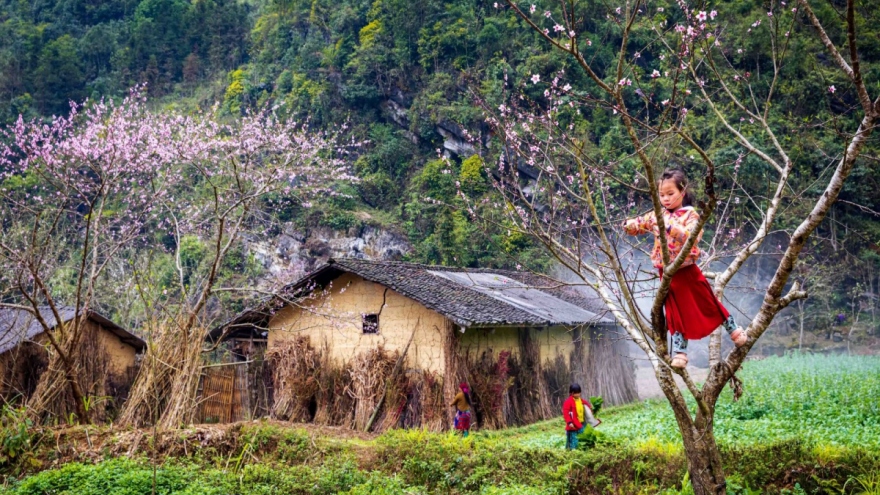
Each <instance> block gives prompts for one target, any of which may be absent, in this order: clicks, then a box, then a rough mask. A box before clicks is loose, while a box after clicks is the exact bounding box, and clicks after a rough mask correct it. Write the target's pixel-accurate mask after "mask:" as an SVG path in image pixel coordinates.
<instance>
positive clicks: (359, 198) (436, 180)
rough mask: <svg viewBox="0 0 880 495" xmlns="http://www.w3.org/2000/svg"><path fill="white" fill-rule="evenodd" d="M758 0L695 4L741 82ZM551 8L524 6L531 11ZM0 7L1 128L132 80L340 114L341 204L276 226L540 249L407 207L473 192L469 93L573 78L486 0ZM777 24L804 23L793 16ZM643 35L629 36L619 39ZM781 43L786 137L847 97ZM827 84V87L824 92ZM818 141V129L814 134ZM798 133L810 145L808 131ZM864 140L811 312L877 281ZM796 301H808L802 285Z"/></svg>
mask: <svg viewBox="0 0 880 495" xmlns="http://www.w3.org/2000/svg"><path fill="white" fill-rule="evenodd" d="M582 3H587V4H590V5H589V6H588V7H587V8H586V9H585V10H584V12H591V13H593V14H594V15H593V16H592V18H586V19H583V20H582V21H581V23H580V25H581V28H582V30H583V33H585V35H586V36H588V37H589V38H590V39H592V40H593V43H592V46H591V52H590V56H591V57H592V60H594V61H596V62H597V63H599V64H600V65H601V64H603V63H608V62H609V61H611V60H613V59H614V57H615V56H616V54H617V52H618V51H619V49H620V40H619V38H618V35H617V34H616V33H617V32H618V30H617V29H616V24H615V22H616V21H615V18H614V16H613V15H612V14H613V7H609V5H608V4H606V3H603V2H599V1H598V0H595V1H594V0H591V1H588V2H582ZM772 4H773V5H769V4H767V3H766V2H763V1H757V0H730V1H721V2H717V4H713V5H710V6H702V7H701V8H706V9H707V10H708V9H709V8H711V9H717V11H718V13H719V19H718V21H719V22H720V23H721V24H724V25H725V26H726V27H725V34H726V42H727V43H728V44H729V45H730V46H731V47H736V51H735V52H733V48H731V53H730V57H731V60H732V62H733V63H735V64H737V67H738V69H741V70H742V71H743V72H748V73H750V75H751V78H752V79H751V81H752V84H754V85H757V86H760V85H761V84H765V85H766V80H768V79H769V78H771V77H772V66H771V61H770V58H769V57H767V56H766V55H767V50H768V47H769V46H770V36H771V33H776V35H778V34H779V33H778V32H776V31H778V30H780V29H785V28H784V27H782V25H781V24H778V23H777V22H776V21H775V20H774V19H773V17H772V16H769V17H768V8H769V9H771V10H772V9H777V10H778V9H790V8H791V6H790V5H789V6H788V7H785V6H784V2H782V3H780V2H775V1H774V2H772ZM870 4H875V2H863V3H862V4H860V5H859V9H869V10H870V9H871V8H872V7H871V5H870ZM553 5H556V6H557V7H558V3H554V4H553ZM553 5H551V4H550V3H548V4H547V5H543V4H542V5H539V6H538V9H539V12H538V14H536V15H540V13H541V12H540V10H542V9H544V8H556V7H554V6H553ZM875 5H876V4H875ZM643 8H644V9H645V15H653V16H657V18H658V19H660V20H663V21H664V22H666V21H669V22H672V23H674V22H676V16H677V15H678V16H680V15H681V14H680V10H681V9H680V8H679V7H678V6H677V4H676V3H675V2H672V1H667V0H661V1H657V2H650V3H648V4H643ZM814 8H815V9H816V10H817V12H819V13H820V14H821V15H823V16H828V17H829V18H833V17H834V14H833V13H832V9H838V11H840V10H841V8H842V4H841V5H838V3H837V2H835V1H832V2H828V3H823V4H821V5H820V4H819V3H818V2H817V4H816V5H815V6H814ZM0 9H2V10H0V26H2V27H0V122H2V123H3V124H8V123H10V122H12V121H13V120H14V119H15V118H17V116H18V115H19V114H22V115H24V116H25V117H26V118H32V117H40V116H49V115H53V114H60V113H64V112H65V111H66V110H67V108H68V101H69V100H75V101H80V100H82V99H84V98H98V97H102V96H119V95H122V94H123V93H124V92H125V91H126V90H127V89H128V88H130V87H132V86H134V85H137V84H140V83H146V85H147V88H148V89H147V90H148V92H149V94H150V96H152V97H154V98H153V101H154V102H158V104H159V105H164V106H166V107H169V108H171V107H173V108H178V109H184V110H187V109H193V108H197V107H204V106H208V105H211V104H213V103H215V102H218V101H219V102H221V103H222V106H223V109H224V111H225V112H227V114H228V116H229V118H235V117H236V116H238V115H240V114H241V113H242V112H244V111H246V110H247V109H249V108H261V107H264V106H271V107H275V108H276V109H277V111H278V112H279V113H281V114H284V115H287V116H289V117H291V118H296V119H303V118H308V119H309V120H310V122H311V124H312V125H315V126H321V127H332V126H335V125H338V124H339V123H341V122H347V123H349V124H350V125H351V127H352V128H353V130H354V133H355V134H356V135H358V137H360V138H363V139H368V140H369V142H370V144H369V146H368V147H367V148H366V149H365V150H364V151H363V153H362V154H361V155H360V156H359V158H358V159H357V162H356V164H355V168H356V171H357V173H358V175H359V176H360V177H361V179H362V180H361V181H360V182H359V183H358V184H356V185H355V186H350V190H348V191H347V192H349V193H351V194H350V197H344V196H343V197H339V198H337V199H334V200H333V201H332V202H331V203H329V204H326V205H324V207H323V208H320V209H315V210H314V211H312V213H311V214H310V215H309V216H308V217H303V216H302V215H301V214H300V213H298V212H297V211H291V212H284V211H282V212H280V214H281V215H282V216H283V215H288V218H287V220H289V221H295V222H300V223H302V224H303V225H306V226H313V225H323V226H327V227H331V228H334V229H337V230H344V229H349V228H351V227H356V226H358V225H360V224H363V223H364V222H371V223H374V224H378V226H380V227H387V228H393V229H397V230H400V231H402V233H403V234H405V235H406V236H407V237H408V238H409V240H410V242H411V243H412V245H413V247H414V251H413V253H412V254H411V255H410V258H412V259H415V260H418V261H425V262H432V263H443V264H456V265H483V266H490V265H508V266H509V265H510V264H511V263H512V261H511V260H512V258H511V256H520V257H521V258H525V259H530V260H535V259H540V257H536V256H532V255H531V254H530V253H533V252H536V251H533V249H534V248H533V246H531V245H530V243H529V241H528V240H527V239H522V238H518V237H516V236H513V237H511V236H509V235H504V233H503V232H494V233H493V232H489V233H485V232H483V231H481V230H478V229H476V227H475V226H474V225H472V223H471V222H469V221H468V219H467V218H465V217H464V215H462V214H461V213H459V212H456V211H453V210H450V209H447V208H444V207H441V206H438V205H434V204H430V203H427V202H425V201H424V198H425V197H426V196H430V197H434V198H440V199H444V200H450V201H451V200H454V194H455V187H454V180H455V178H459V179H460V180H462V182H464V183H467V181H468V180H470V182H471V184H472V185H471V186H468V187H471V189H472V192H475V193H480V192H481V191H482V190H481V189H480V188H484V187H485V184H484V183H481V182H480V180H479V179H480V174H481V169H482V166H481V161H480V158H479V157H475V156H473V155H474V150H473V148H471V147H470V146H469V145H468V144H467V143H466V142H465V141H464V140H463V139H462V129H473V130H479V129H481V126H482V125H483V124H482V117H481V112H480V111H479V109H478V108H476V107H475V105H474V104H473V94H474V93H479V94H481V96H483V97H485V98H486V99H487V100H488V101H492V98H493V96H494V95H497V94H498V93H499V92H500V88H501V86H502V83H501V82H502V81H503V80H504V78H505V77H508V78H509V79H510V80H511V81H523V80H525V79H527V78H528V77H529V76H530V75H532V74H543V75H545V77H546V76H547V75H549V74H552V73H554V72H555V71H558V70H560V69H566V70H567V77H568V78H569V79H570V80H571V82H572V84H575V85H577V83H578V81H583V80H584V75H583V74H582V73H581V72H580V71H579V70H577V68H576V67H572V66H570V62H569V61H568V60H567V59H566V58H565V57H563V56H562V55H560V54H558V53H556V52H552V51H551V50H550V49H549V46H548V45H547V44H546V43H543V42H542V41H541V40H540V39H539V37H538V36H536V35H535V34H534V33H533V32H532V31H531V30H529V29H527V27H526V26H525V24H524V23H523V22H522V21H521V20H520V19H518V18H517V17H516V16H515V15H514V14H513V13H512V12H511V11H510V10H509V9H503V8H498V5H497V4H496V2H494V1H493V0H445V1H441V0H424V1H411V0H374V1H369V0H309V1H306V0H276V1H260V0H253V1H236V0H142V1H138V0H34V1H25V0H20V1H13V0H0ZM676 12H678V13H676ZM840 15H842V13H841V14H840ZM762 23H763V24H762ZM830 26H831V29H832V32H831V33H830V34H831V36H832V37H834V38H835V39H838V38H839V39H843V36H842V34H841V31H840V26H838V25H834V24H830ZM790 29H792V30H805V29H808V28H807V27H806V26H805V25H804V24H803V23H801V22H800V21H797V22H796V23H794V24H792V25H791V27H790ZM859 36H860V38H861V39H862V40H863V44H862V45H861V46H863V47H864V51H863V53H860V57H861V60H862V62H863V67H865V69H864V70H866V71H868V72H866V80H868V81H876V80H878V75H877V74H876V73H875V72H871V71H877V67H878V63H877V62H878V61H880V24H878V23H876V22H864V23H863V24H862V25H860V26H859ZM643 41H644V40H634V41H633V43H634V45H633V46H636V45H639V44H643ZM795 43H797V44H796V46H793V47H792V48H791V49H792V51H796V52H797V53H798V54H799V55H798V56H796V57H789V58H788V59H786V63H785V66H784V67H783V68H782V70H783V71H784V75H785V76H786V77H785V78H784V80H785V83H784V85H783V86H782V87H780V88H779V89H778V92H779V94H780V95H781V96H780V98H779V99H778V103H777V104H778V105H781V106H782V107H783V108H782V111H780V112H779V113H780V114H784V115H787V116H788V120H787V121H786V122H785V123H783V122H780V131H781V134H782V135H788V134H793V133H795V132H796V128H793V127H786V126H791V122H798V121H799V122H801V123H802V124H803V125H804V126H810V125H813V124H814V123H816V122H824V121H829V120H833V117H834V115H838V114H843V113H846V112H848V111H850V109H851V108H852V107H854V106H857V100H856V95H855V93H854V91H852V89H851V88H849V87H848V85H847V83H846V82H845V81H843V80H840V79H839V77H840V76H839V75H838V73H837V72H836V71H835V70H833V68H832V67H831V65H830V62H829V60H828V57H827V56H825V55H824V51H823V48H822V46H821V44H820V42H819V40H818V38H817V37H815V36H811V37H806V36H804V37H798V38H797V39H796V42H795ZM636 63H637V64H638V65H639V66H641V67H643V68H645V69H648V72H650V69H651V68H655V67H657V68H659V67H660V64H661V62H660V61H659V60H658V59H656V58H654V57H652V56H651V55H650V54H647V53H646V55H645V56H644V57H642V58H640V59H638V60H637V62H636ZM832 85H836V87H837V88H839V91H837V92H836V93H832V94H829V92H828V88H829V86H832ZM582 118H583V119H584V122H588V123H589V125H588V126H582V128H583V129H587V130H586V131H585V132H587V133H588V134H589V135H590V137H591V140H592V141H593V144H594V145H595V151H596V153H599V154H603V153H605V154H607V155H608V156H620V154H621V153H622V152H621V151H620V150H618V149H615V148H614V145H613V143H614V142H616V140H615V139H613V138H608V136H616V135H619V134H620V133H621V132H622V130H621V129H620V128H619V127H618V126H617V124H616V123H615V122H613V121H609V120H608V117H607V115H606V114H604V113H602V114H599V113H597V114H596V115H583V116H582ZM714 132H716V129H715V128H714V127H712V126H708V125H707V126H706V129H705V132H704V133H703V135H702V136H701V138H702V139H703V140H704V141H705V142H706V143H707V144H706V148H707V149H709V150H711V151H712V152H713V153H719V154H722V155H723V154H724V153H733V152H732V151H731V150H729V149H721V148H718V147H713V146H712V139H713V133H714ZM834 133H835V131H834V129H833V126H829V131H828V133H827V136H829V137H831V136H833V135H834ZM812 136H813V139H820V140H821V139H824V138H823V137H822V134H821V133H814V134H813V135H812ZM828 142H829V143H831V142H832V139H830V138H829V140H828ZM811 144H815V143H811ZM829 146H831V145H829ZM831 147H833V146H831ZM831 147H829V149H828V150H827V151H828V153H827V155H826V156H818V155H815V154H811V153H813V152H812V151H808V152H805V153H804V154H803V155H802V156H799V157H798V165H797V168H796V174H795V177H794V178H793V179H792V190H798V191H807V192H808V193H817V192H818V189H816V190H810V189H809V188H810V187H811V186H810V184H812V183H813V181H814V180H815V179H817V178H818V177H820V176H821V175H822V174H823V173H824V171H825V169H826V167H827V166H828V156H831V155H833V154H834V153H838V152H839V151H840V150H837V149H831ZM869 147H870V148H871V149H869V150H867V152H866V153H865V155H866V157H865V158H864V159H860V161H859V162H858V164H857V165H856V168H855V170H854V172H853V174H852V177H851V180H850V181H849V182H848V185H847V186H846V189H845V191H844V193H843V195H842V196H841V199H842V200H843V202H841V203H839V204H838V205H837V206H835V208H834V210H833V212H832V214H831V216H830V218H829V220H828V221H826V222H825V223H824V224H823V226H822V227H821V228H820V229H819V231H818V235H816V236H815V238H814V240H813V241H811V242H812V243H813V244H811V248H810V250H809V253H808V256H812V257H814V258H816V259H822V260H823V264H824V265H825V266H832V265H833V264H834V263H837V264H838V266H844V267H847V269H845V270H839V271H835V272H834V273H827V274H824V275H822V277H823V280H826V281H829V280H834V281H833V282H829V283H828V284H827V287H828V290H827V291H826V292H827V294H826V296H827V299H826V301H825V303H823V304H825V306H826V307H827V308H828V311H826V312H831V311H832V309H831V308H834V307H844V306H846V305H847V304H849V302H848V301H850V299H851V298H850V296H849V295H848V294H849V292H851V291H852V290H856V291H858V290H864V286H865V285H866V284H868V282H870V284H872V286H873V284H874V283H875V282H874V280H875V279H876V277H877V276H878V274H880V270H876V265H877V260H878V259H880V258H878V256H877V253H878V252H880V248H878V246H877V244H878V243H880V222H878V221H877V220H878V217H877V215H878V214H877V213H875V212H877V211H880V195H877V194H876V191H877V190H878V189H880V184H878V183H877V180H878V178H880V173H878V167H880V160H878V159H877V158H876V156H877V155H878V153H877V152H876V150H877V148H878V147H877V145H876V140H875V141H874V142H873V143H872V144H871V145H870V146H869ZM813 148H814V147H811V150H812V149H813ZM438 150H440V151H444V150H445V152H446V153H447V154H448V155H450V156H452V158H453V167H454V168H455V170H453V171H452V175H451V176H450V175H447V174H444V173H443V172H444V170H443V169H444V168H445V166H444V165H443V164H442V162H438V161H437V153H438ZM721 180H722V182H723V181H724V180H726V179H725V178H724V177H722V178H721ZM739 180H740V181H742V182H743V183H744V184H746V185H749V186H751V187H752V189H753V190H761V188H762V187H763V184H764V168H763V167H762V166H761V165H760V164H759V163H758V161H757V160H756V161H754V162H753V161H751V158H748V157H747V158H746V160H745V162H744V164H743V167H742V170H741V172H740V175H739ZM818 183H819V182H817V184H818ZM466 185H467V184H466ZM817 187H818V186H817ZM794 210H797V209H796V208H795V209H794ZM787 213H788V212H784V213H783V215H786V214H787ZM792 213H795V214H802V213H803V212H802V211H792ZM783 223H785V222H783ZM786 225H787V224H786ZM866 277H867V278H866ZM876 280H880V279H876ZM860 284H861V285H860ZM860 287H861V289H859V288H860ZM848 291H849V292H848ZM812 293H813V294H816V295H818V294H819V292H818V289H817V291H814V292H812ZM813 300H814V301H815V300H816V299H813ZM850 302H851V301H850ZM816 304H819V303H816ZM874 304H876V298H875V303H874ZM823 311H824V310H823ZM823 314H824V313H823Z"/></svg>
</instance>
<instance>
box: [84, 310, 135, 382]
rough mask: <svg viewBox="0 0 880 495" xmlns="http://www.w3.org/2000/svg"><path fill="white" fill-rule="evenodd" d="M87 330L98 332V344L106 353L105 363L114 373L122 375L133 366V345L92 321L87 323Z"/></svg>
mask: <svg viewBox="0 0 880 495" xmlns="http://www.w3.org/2000/svg"><path fill="white" fill-rule="evenodd" d="M87 324H88V325H89V328H88V331H90V332H98V344H99V345H100V346H101V348H102V349H104V352H105V353H106V355H107V365H108V366H109V367H110V370H109V371H110V372H111V373H112V374H114V375H119V376H122V375H124V374H125V373H126V372H127V371H128V368H130V367H131V366H134V363H135V356H136V355H137V351H136V350H135V348H134V347H132V346H131V345H129V344H126V343H125V342H123V341H122V340H121V339H120V338H119V337H118V336H116V334H114V333H113V332H111V331H109V330H107V329H106V328H104V327H103V326H101V325H98V324H97V323H95V322H93V321H89V322H88V323H87Z"/></svg>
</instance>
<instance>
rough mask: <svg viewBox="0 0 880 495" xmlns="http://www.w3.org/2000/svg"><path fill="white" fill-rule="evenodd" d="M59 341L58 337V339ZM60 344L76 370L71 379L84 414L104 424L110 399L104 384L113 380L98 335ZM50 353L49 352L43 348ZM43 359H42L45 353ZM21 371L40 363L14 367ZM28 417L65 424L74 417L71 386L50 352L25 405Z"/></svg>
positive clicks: (83, 335)
mask: <svg viewBox="0 0 880 495" xmlns="http://www.w3.org/2000/svg"><path fill="white" fill-rule="evenodd" d="M58 337H61V335H60V333H59V336H58ZM64 337H67V338H68V339H69V340H66V341H62V342H60V343H61V345H62V346H63V348H64V349H68V352H67V355H68V357H69V359H70V360H71V362H72V364H73V367H74V369H75V372H74V373H75V375H74V379H75V380H76V381H77V383H78V384H79V386H80V389H81V390H82V392H83V395H84V397H85V400H86V410H87V411H88V414H89V415H90V419H91V420H92V421H97V422H100V421H104V420H106V419H107V416H108V412H109V410H110V409H111V408H110V407H108V406H111V405H112V399H113V398H112V397H111V396H109V395H108V390H107V389H108V388H109V387H108V386H107V380H108V379H110V378H112V377H111V375H110V371H109V357H108V356H107V353H106V352H105V349H104V348H103V347H102V346H101V344H100V343H99V340H98V335H97V332H92V331H83V332H82V333H81V335H79V337H78V338H77V339H76V341H75V342H72V341H71V340H72V339H73V336H72V335H65V336H64ZM46 349H51V348H48V347H47V348H46ZM43 352H44V355H45V351H43ZM17 364H18V365H19V366H21V367H22V368H32V367H35V366H36V367H39V366H40V365H41V361H39V360H38V361H36V362H33V363H31V362H27V361H19V362H18V363H17ZM36 372H37V370H36V369H23V370H21V371H20V373H21V374H25V375H30V376H34V374H35V373H36ZM26 405H27V410H28V414H29V415H30V416H31V417H32V418H33V419H35V420H37V421H39V422H44V423H51V422H53V420H61V421H64V422H67V421H69V420H71V419H72V418H75V417H76V411H77V407H76V402H75V400H74V398H73V394H72V392H71V390H70V383H69V382H68V376H67V373H66V371H65V368H64V365H63V364H62V361H61V359H60V357H59V356H58V354H57V353H55V352H51V351H50V352H49V354H48V364H47V365H46V367H45V370H44V371H43V372H42V373H40V374H39V380H37V384H36V387H35V388H34V390H33V393H32V394H30V396H29V397H28V398H27V401H26Z"/></svg>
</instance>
